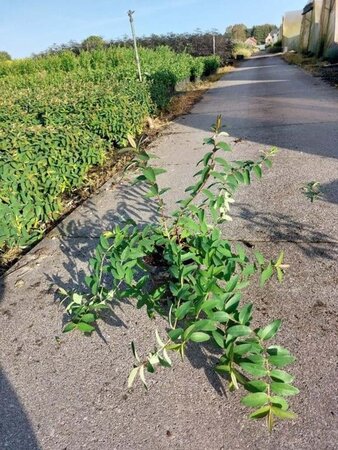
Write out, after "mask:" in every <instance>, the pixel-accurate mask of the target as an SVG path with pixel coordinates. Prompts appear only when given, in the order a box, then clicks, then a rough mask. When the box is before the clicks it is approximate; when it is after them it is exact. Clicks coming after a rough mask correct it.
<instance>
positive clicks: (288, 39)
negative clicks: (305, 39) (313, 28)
mask: <svg viewBox="0 0 338 450" xmlns="http://www.w3.org/2000/svg"><path fill="white" fill-rule="evenodd" d="M302 14H303V11H302V10H300V11H289V12H286V13H285V15H284V17H283V25H282V29H283V48H284V51H290V50H295V51H298V50H299V47H300V32H301V26H302V20H303V16H302Z"/></svg>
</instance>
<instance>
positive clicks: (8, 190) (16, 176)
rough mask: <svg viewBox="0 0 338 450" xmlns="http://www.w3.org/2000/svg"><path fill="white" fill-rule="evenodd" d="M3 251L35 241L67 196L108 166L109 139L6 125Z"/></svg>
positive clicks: (2, 135)
mask: <svg viewBox="0 0 338 450" xmlns="http://www.w3.org/2000/svg"><path fill="white" fill-rule="evenodd" d="M0 146H1V152H0V177H1V187H0V217H1V219H0V220H1V227H0V249H1V248H11V247H16V246H19V247H25V246H27V245H28V244H30V243H32V242H34V240H36V239H37V238H38V237H40V235H41V233H42V232H43V231H44V230H45V227H46V224H48V223H50V222H52V221H54V220H55V219H56V218H57V217H58V216H59V214H60V212H61V209H62V201H61V195H62V194H63V193H67V192H70V191H71V190H72V189H74V188H78V187H80V186H81V185H82V184H83V182H84V181H85V178H86V173H87V172H88V170H89V168H90V167H92V166H94V165H96V164H102V163H103V161H104V158H105V155H106V151H107V146H106V143H105V141H104V140H102V139H100V138H99V137H98V136H96V135H95V134H93V133H90V132H88V131H85V130H83V129H80V128H74V127H66V126H62V128H57V127H43V126H35V127H29V128H27V127H25V126H21V125H13V126H10V127H6V128H3V129H0Z"/></svg>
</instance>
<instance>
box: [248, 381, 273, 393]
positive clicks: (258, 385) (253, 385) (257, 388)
mask: <svg viewBox="0 0 338 450" xmlns="http://www.w3.org/2000/svg"><path fill="white" fill-rule="evenodd" d="M244 387H245V389H246V390H247V391H249V392H266V391H267V389H268V385H267V383H265V382H264V381H260V380H253V381H249V382H247V383H245V385H244Z"/></svg>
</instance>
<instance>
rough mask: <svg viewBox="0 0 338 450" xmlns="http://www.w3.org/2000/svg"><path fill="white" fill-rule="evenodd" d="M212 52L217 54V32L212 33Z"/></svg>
mask: <svg viewBox="0 0 338 450" xmlns="http://www.w3.org/2000/svg"><path fill="white" fill-rule="evenodd" d="M212 53H213V54H214V55H216V36H215V34H213V35H212Z"/></svg>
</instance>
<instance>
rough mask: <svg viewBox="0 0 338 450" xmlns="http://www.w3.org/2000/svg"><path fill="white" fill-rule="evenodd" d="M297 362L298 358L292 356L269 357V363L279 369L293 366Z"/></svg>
mask: <svg viewBox="0 0 338 450" xmlns="http://www.w3.org/2000/svg"><path fill="white" fill-rule="evenodd" d="M295 361H296V358H295V357H294V356H291V355H276V356H269V363H270V364H271V365H272V366H275V367H279V368H281V367H285V366H288V365H289V364H292V363H293V362H295Z"/></svg>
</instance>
